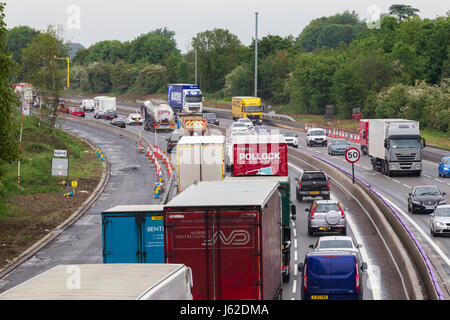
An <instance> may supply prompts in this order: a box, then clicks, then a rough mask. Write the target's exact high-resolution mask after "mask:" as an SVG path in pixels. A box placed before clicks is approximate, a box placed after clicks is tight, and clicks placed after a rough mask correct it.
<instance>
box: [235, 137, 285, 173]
mask: <svg viewBox="0 0 450 320" xmlns="http://www.w3.org/2000/svg"><path fill="white" fill-rule="evenodd" d="M287 150H288V149H287V144H286V140H285V139H284V137H283V136H282V135H242V136H236V137H235V138H234V141H233V176H248V175H269V176H288V154H287V153H288V151H287Z"/></svg>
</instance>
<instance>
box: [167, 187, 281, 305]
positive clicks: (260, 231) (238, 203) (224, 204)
mask: <svg viewBox="0 0 450 320" xmlns="http://www.w3.org/2000/svg"><path fill="white" fill-rule="evenodd" d="M278 186H279V183H278V182H277V181H270V180H264V181H257V180H255V181H250V180H249V181H243V180H224V181H204V182H199V183H196V184H193V185H191V186H190V187H189V188H187V189H186V190H185V191H183V193H181V194H179V195H178V196H176V197H175V198H174V199H172V200H171V201H170V202H169V203H168V204H167V205H166V206H165V208H164V238H165V261H166V263H183V264H185V265H186V266H188V267H190V268H191V269H192V273H193V280H194V283H195V285H194V287H193V288H192V294H193V297H194V300H241V299H252V300H270V299H281V297H282V278H281V264H282V263H281V249H280V248H281V199H280V194H279V192H278Z"/></svg>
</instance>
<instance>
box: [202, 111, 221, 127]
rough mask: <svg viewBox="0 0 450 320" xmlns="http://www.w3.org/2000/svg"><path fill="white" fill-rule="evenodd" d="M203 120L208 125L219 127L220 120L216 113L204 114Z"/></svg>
mask: <svg viewBox="0 0 450 320" xmlns="http://www.w3.org/2000/svg"><path fill="white" fill-rule="evenodd" d="M203 118H205V119H206V122H207V123H212V124H215V125H219V119H217V116H216V114H215V113H204V114H203Z"/></svg>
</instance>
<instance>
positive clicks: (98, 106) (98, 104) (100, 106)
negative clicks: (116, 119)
mask: <svg viewBox="0 0 450 320" xmlns="http://www.w3.org/2000/svg"><path fill="white" fill-rule="evenodd" d="M108 110H113V111H114V112H115V111H116V98H115V97H106V96H98V97H95V98H94V118H96V119H103V118H106V112H107V111H108Z"/></svg>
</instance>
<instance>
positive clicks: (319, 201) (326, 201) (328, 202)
mask: <svg viewBox="0 0 450 320" xmlns="http://www.w3.org/2000/svg"><path fill="white" fill-rule="evenodd" d="M314 202H315V203H317V204H332V203H336V204H338V203H339V201H338V200H334V199H330V200H314Z"/></svg>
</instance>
